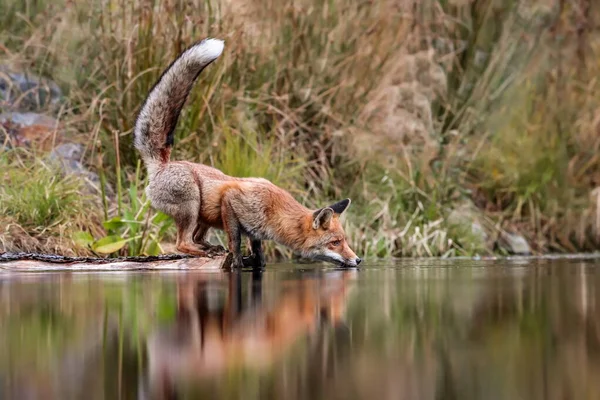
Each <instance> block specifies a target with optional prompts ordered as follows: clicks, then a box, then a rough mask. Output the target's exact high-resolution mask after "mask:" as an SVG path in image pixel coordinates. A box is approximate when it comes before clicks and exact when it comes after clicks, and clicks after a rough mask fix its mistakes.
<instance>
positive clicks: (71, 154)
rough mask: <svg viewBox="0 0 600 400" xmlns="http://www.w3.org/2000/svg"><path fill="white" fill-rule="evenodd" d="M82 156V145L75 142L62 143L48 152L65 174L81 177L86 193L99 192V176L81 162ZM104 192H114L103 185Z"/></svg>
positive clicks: (110, 193)
mask: <svg viewBox="0 0 600 400" xmlns="http://www.w3.org/2000/svg"><path fill="white" fill-rule="evenodd" d="M82 156H83V146H82V145H80V144H76V143H64V144H61V145H60V146H58V147H56V148H55V149H54V150H52V152H51V153H50V160H52V161H53V162H55V163H58V165H59V166H60V168H61V170H62V171H63V172H64V173H65V174H68V175H75V176H79V177H81V178H83V179H84V181H85V182H86V184H87V189H88V193H92V194H98V193H101V186H100V185H101V182H100V177H99V176H98V174H96V173H95V172H92V171H90V170H88V169H87V168H86V166H85V165H83V163H82V162H81V158H82ZM105 192H106V193H107V194H108V195H110V196H112V195H113V194H114V192H113V190H112V188H111V187H110V186H106V187H105Z"/></svg>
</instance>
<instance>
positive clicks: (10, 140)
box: [0, 112, 62, 151]
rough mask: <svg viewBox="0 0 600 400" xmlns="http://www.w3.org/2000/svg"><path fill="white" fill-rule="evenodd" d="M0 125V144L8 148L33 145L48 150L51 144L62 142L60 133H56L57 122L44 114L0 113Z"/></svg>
mask: <svg viewBox="0 0 600 400" xmlns="http://www.w3.org/2000/svg"><path fill="white" fill-rule="evenodd" d="M0 126H1V127H2V128H3V129H0V145H6V146H7V147H9V148H10V147H33V148H36V149H41V150H44V151H50V150H51V148H52V147H53V146H55V145H56V144H60V143H61V142H62V135H60V134H59V133H58V128H59V126H60V124H59V122H58V121H57V120H56V119H54V118H52V117H49V116H47V115H44V114H37V113H32V112H25V113H19V112H7V113H2V114H0ZM7 135H8V137H7ZM0 148H1V147H0Z"/></svg>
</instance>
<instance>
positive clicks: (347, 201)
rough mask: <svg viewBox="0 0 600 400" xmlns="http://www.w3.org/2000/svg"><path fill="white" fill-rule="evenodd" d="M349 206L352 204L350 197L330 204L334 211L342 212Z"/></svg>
mask: <svg viewBox="0 0 600 400" xmlns="http://www.w3.org/2000/svg"><path fill="white" fill-rule="evenodd" d="M348 206H350V199H344V200H341V201H338V202H337V203H335V204H333V205H330V206H329V208H331V209H332V210H333V212H334V213H336V214H341V213H343V212H344V211H346V209H347V208H348Z"/></svg>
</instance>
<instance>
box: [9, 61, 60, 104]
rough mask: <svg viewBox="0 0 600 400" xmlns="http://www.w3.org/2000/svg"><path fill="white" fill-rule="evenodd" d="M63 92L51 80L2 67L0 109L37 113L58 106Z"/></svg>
mask: <svg viewBox="0 0 600 400" xmlns="http://www.w3.org/2000/svg"><path fill="white" fill-rule="evenodd" d="M61 98H62V91H61V90H60V88H59V87H58V85H57V84H56V83H54V82H52V81H51V80H48V79H43V78H40V77H38V76H35V75H33V74H28V73H20V72H13V71H10V70H9V69H8V68H6V67H0V107H2V106H4V107H7V108H11V109H17V110H27V111H36V110H40V109H43V108H47V107H51V106H55V105H57V104H58V103H59V102H60V100H61Z"/></svg>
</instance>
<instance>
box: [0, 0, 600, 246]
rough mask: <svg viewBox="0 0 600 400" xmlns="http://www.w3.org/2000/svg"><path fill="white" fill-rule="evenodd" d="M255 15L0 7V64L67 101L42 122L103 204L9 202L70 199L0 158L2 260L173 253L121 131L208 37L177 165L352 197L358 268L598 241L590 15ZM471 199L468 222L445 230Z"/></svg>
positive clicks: (199, 9)
mask: <svg viewBox="0 0 600 400" xmlns="http://www.w3.org/2000/svg"><path fill="white" fill-rule="evenodd" d="M267 3H268V4H266V3H265V2H264V1H261V2H257V1H249V2H248V1H246V2H239V1H237V0H192V1H186V2H179V1H160V2H158V1H155V0H104V1H100V0H98V1H95V2H70V1H48V0H4V1H3V2H2V3H0V23H1V26H2V30H1V31H0V64H2V65H7V66H9V67H10V68H12V69H16V70H24V71H29V72H32V73H35V74H38V75H41V76H44V77H47V78H50V79H52V80H53V81H55V82H56V83H57V84H58V85H59V86H60V87H61V89H62V90H63V92H64V93H65V98H64V100H63V101H62V102H61V104H60V105H58V106H55V107H51V108H49V109H47V110H46V112H48V113H53V114H54V115H55V116H57V117H58V118H59V119H60V121H61V123H62V128H61V134H63V135H64V136H65V137H67V138H68V139H69V140H71V141H75V142H80V143H84V144H85V154H84V161H85V163H86V164H87V165H88V166H89V167H90V168H91V169H92V170H94V171H96V172H97V173H98V174H99V175H100V177H101V179H102V181H103V182H106V187H111V188H113V189H114V195H113V194H112V191H110V190H102V194H101V195H96V196H92V198H91V199H83V198H77V199H73V198H72V197H70V196H69V195H68V193H70V192H69V190H72V189H64V190H63V189H62V188H61V189H60V190H58V192H57V193H61V195H60V196H59V197H60V201H64V202H67V203H65V204H69V205H68V207H67V206H65V207H63V206H60V205H58V206H55V207H54V208H53V209H51V210H50V215H49V216H47V217H44V216H43V214H45V213H46V212H45V211H43V209H42V210H41V211H39V215H38V211H35V209H36V207H37V206H38V203H39V202H40V200H39V198H40V197H43V196H42V195H39V196H38V194H37V193H36V194H34V195H31V196H30V198H28V199H26V200H25V201H23V202H17V203H18V204H15V202H14V201H13V200H14V199H15V197H14V194H15V193H33V192H35V191H39V190H41V189H40V187H42V186H43V187H50V188H52V187H55V188H57V187H58V188H60V187H61V186H60V185H63V186H64V185H67V186H68V187H69V188H72V186H69V185H71V183H72V182H71V178H67V179H66V180H65V179H63V178H61V177H60V176H59V175H56V177H54V176H53V175H48V170H47V169H45V168H42V167H40V166H39V165H41V164H40V162H39V161H38V160H36V157H27V158H21V160H22V162H16V161H14V160H13V161H10V160H9V159H13V158H14V156H12V155H6V156H3V157H5V158H6V160H5V161H2V162H4V163H8V164H3V167H4V166H6V168H2V170H3V171H8V172H3V173H4V174H5V176H3V177H1V176H0V177H1V178H2V183H3V188H2V189H0V209H1V210H2V216H1V217H0V224H2V225H5V226H12V227H13V228H11V233H9V232H8V230H3V231H0V235H3V236H1V237H0V238H1V239H0V243H2V246H4V249H6V250H14V249H24V250H26V249H37V250H43V251H59V252H62V253H69V252H76V253H86V252H90V251H98V250H99V249H100V250H106V248H103V247H102V246H103V245H105V244H110V245H111V246H109V247H108V250H110V251H107V252H108V253H110V254H139V253H145V254H153V253H156V252H160V251H161V250H164V251H167V250H168V249H170V247H168V243H169V242H170V241H171V239H172V238H173V228H172V225H171V224H169V223H168V222H167V220H166V219H165V218H164V217H163V216H161V215H160V214H155V213H154V212H153V211H152V210H151V209H150V208H149V207H148V204H147V202H146V201H145V200H144V199H143V186H144V184H143V182H144V176H143V171H141V172H139V171H138V169H137V168H138V155H137V153H136V152H135V151H134V149H133V148H132V140H131V135H132V125H133V122H134V116H135V113H136V111H137V109H138V108H139V106H140V104H141V102H142V101H143V99H144V97H145V96H146V95H147V93H148V90H149V89H150V88H151V86H152V84H153V83H154V81H155V80H156V79H157V77H158V76H159V74H160V72H161V70H162V69H163V68H164V67H165V66H166V65H168V63H169V62H170V61H171V60H172V59H173V58H174V57H175V56H176V55H177V54H178V53H179V52H180V51H182V50H183V49H184V48H185V47H186V46H187V45H189V44H191V43H192V42H193V41H195V40H197V39H200V38H204V37H207V36H213V37H219V38H223V39H225V41H226V51H225V54H224V55H223V57H222V58H221V59H220V60H219V62H217V63H215V64H214V65H213V66H211V68H209V69H207V71H205V73H204V74H203V75H202V76H201V77H200V82H199V84H198V85H197V87H196V88H195V90H194V92H193V95H192V96H191V98H190V101H189V102H188V105H187V107H186V109H185V111H184V113H183V115H182V118H181V120H180V124H179V127H178V130H177V133H176V146H175V149H174V154H173V157H174V158H176V159H188V160H192V161H197V162H204V163H208V164H211V165H215V166H216V167H219V168H222V169H223V170H224V171H225V172H226V173H231V174H235V175H240V176H247V175H256V176H265V177H267V178H269V179H272V180H274V181H275V182H276V183H278V184H279V185H281V186H283V187H285V188H287V189H289V190H290V191H291V192H292V193H293V194H294V195H295V196H296V198H297V199H298V200H299V201H301V202H303V203H304V204H306V205H308V206H312V207H319V206H322V205H324V204H327V203H328V202H330V201H334V200H338V199H340V198H342V197H343V196H349V197H351V198H352V199H353V205H352V207H351V208H350V209H349V215H348V217H347V221H346V225H347V231H348V233H349V236H350V241H351V242H352V244H353V245H354V247H355V248H356V250H357V252H358V253H360V254H366V255H370V256H435V255H445V256H448V255H462V254H475V253H478V254H482V253H483V254H485V253H489V252H491V251H492V250H493V249H494V243H495V242H496V239H497V237H498V236H499V234H500V232H502V231H505V230H506V231H517V232H520V233H521V234H523V235H524V236H525V237H526V238H527V239H528V241H529V242H530V243H531V245H532V247H533V250H534V251H536V252H550V251H586V250H592V249H595V248H597V246H598V245H599V244H600V243H599V241H600V210H598V207H600V200H599V199H600V198H599V197H598V196H599V193H600V192H599V191H598V190H596V188H597V185H598V181H599V180H600V175H599V173H600V159H599V158H598V155H597V154H598V151H597V150H598V147H599V146H600V135H598V129H600V128H599V121H600V119H598V115H600V114H599V111H600V95H599V94H598V93H600V91H599V90H598V87H597V86H598V85H599V83H598V79H597V77H598V76H600V75H599V73H600V62H599V61H600V58H599V57H598V56H597V54H598V53H597V51H598V46H599V45H600V39H599V37H598V34H597V29H596V26H597V24H598V22H599V21H600V15H598V10H594V9H593V8H592V7H591V0H575V1H571V2H565V1H562V0H535V1H518V0H507V1H496V0H472V1H469V0H462V1H461V0H428V1H415V2H414V3H411V2H402V3H400V4H399V3H398V2H396V1H392V0H383V1H378V2H376V3H373V2H356V1H352V0H332V1H327V2H324V1H317V0H302V1H295V2H287V1H269V2H267ZM0 108H1V109H2V110H8V109H9V105H8V104H5V105H2V103H0ZM10 152H11V151H8V152H6V154H9V153H10ZM38 173H39V179H37V177H38ZM19 174H22V175H23V176H24V174H28V176H34V177H36V179H29V180H19V179H17V177H18V175H19ZM46 182H47V183H46ZM11 185H12V186H11ZM57 185H59V186H57ZM103 188H104V186H103ZM11 193H13V195H11ZM43 193H47V192H46V191H44V192H43ZM48 193H53V192H52V191H50V192H48ZM11 196H12V197H11ZM11 199H12V200H11ZM50 200H51V199H50ZM74 200H76V201H74ZM44 201H45V200H44ZM465 203H468V204H472V205H474V206H473V208H474V209H475V210H476V214H474V215H471V216H468V217H467V218H463V219H459V220H458V221H456V220H454V222H451V219H450V218H449V216H450V214H451V213H452V212H453V210H455V209H456V208H457V207H459V205H461V204H465ZM25 207H30V208H31V209H30V210H24V209H23V208H25ZM90 210H92V211H91V212H90ZM96 210H97V211H96ZM74 216H76V217H74ZM24 218H25V219H24ZM45 218H50V220H48V219H45ZM474 219H477V220H478V221H481V225H482V226H483V227H484V229H485V230H486V231H487V235H488V236H487V239H485V240H482V238H481V237H476V236H477V235H474V233H473V231H472V229H471V222H472V220H474ZM74 221H78V222H74ZM103 222H104V223H103ZM15 227H18V229H17V228H15ZM17 231H18V232H17ZM81 231H86V232H88V234H82V233H81ZM19 235H24V236H26V237H28V238H31V241H28V242H27V243H25V242H24V241H22V240H20V239H19V238H18V237H17V236H19ZM106 237H108V238H109V239H106ZM50 239H52V240H50ZM73 239H75V242H76V243H78V244H79V245H80V246H75V247H74V246H73V244H72V240H73ZM212 240H213V241H214V240H220V238H213V239H212ZM56 242H60V243H61V244H62V245H61V246H60V248H59V247H56V245H54V247H48V246H46V245H45V243H56ZM115 243H117V245H114V244H115ZM274 249H275V247H271V248H270V250H271V251H273V250H274ZM500 250H501V249H500Z"/></svg>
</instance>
